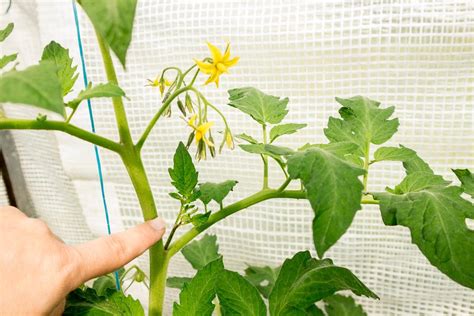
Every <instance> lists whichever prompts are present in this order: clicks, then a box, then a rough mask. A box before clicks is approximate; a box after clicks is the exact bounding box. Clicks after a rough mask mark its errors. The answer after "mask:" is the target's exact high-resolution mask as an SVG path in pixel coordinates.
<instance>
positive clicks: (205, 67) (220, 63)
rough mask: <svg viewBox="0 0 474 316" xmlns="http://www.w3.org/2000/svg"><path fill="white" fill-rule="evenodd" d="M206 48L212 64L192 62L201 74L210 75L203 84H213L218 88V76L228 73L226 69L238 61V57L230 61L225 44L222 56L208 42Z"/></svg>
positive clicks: (228, 50)
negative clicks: (209, 52) (209, 53)
mask: <svg viewBox="0 0 474 316" xmlns="http://www.w3.org/2000/svg"><path fill="white" fill-rule="evenodd" d="M207 46H208V47H209V50H210V51H211V55H212V63H207V62H203V61H200V60H197V59H195V60H194V61H195V62H196V64H197V65H198V67H199V69H200V70H201V71H202V72H203V73H205V74H208V75H210V77H209V78H208V79H207V81H206V83H205V84H208V83H211V82H215V83H216V87H219V76H220V75H222V74H223V73H228V72H229V71H228V69H229V68H230V67H232V66H234V65H235V64H236V63H237V62H238V61H239V57H234V58H232V59H230V44H227V47H226V48H225V52H224V54H222V53H221V51H220V50H219V49H218V48H217V47H215V46H214V45H212V44H211V43H209V42H207Z"/></svg>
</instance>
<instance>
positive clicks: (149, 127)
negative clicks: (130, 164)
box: [135, 86, 191, 151]
mask: <svg viewBox="0 0 474 316" xmlns="http://www.w3.org/2000/svg"><path fill="white" fill-rule="evenodd" d="M190 89H191V86H186V87H183V88H181V89H178V90H176V91H175V92H174V93H173V94H172V95H170V97H169V98H168V99H167V100H166V102H165V103H163V105H162V106H161V108H160V109H159V110H158V112H157V113H156V114H155V116H153V118H152V119H151V121H150V122H149V123H148V125H147V127H146V128H145V131H144V132H143V134H142V136H141V137H140V139H139V140H138V142H137V144H136V145H135V147H136V148H137V149H138V150H139V151H140V150H141V149H142V148H143V145H144V144H145V141H146V139H147V138H148V135H150V133H151V131H152V130H153V127H155V124H156V122H157V121H158V120H159V119H160V117H161V116H162V115H163V113H164V112H165V111H166V109H167V108H168V106H169V105H170V103H171V102H172V101H173V100H174V99H175V98H176V97H177V96H179V95H180V94H181V93H183V92H186V91H188V90H190Z"/></svg>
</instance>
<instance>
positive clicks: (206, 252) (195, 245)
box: [181, 234, 221, 270]
mask: <svg viewBox="0 0 474 316" xmlns="http://www.w3.org/2000/svg"><path fill="white" fill-rule="evenodd" d="M181 252H182V253H183V256H184V257H185V258H186V260H188V262H189V263H190V264H191V265H192V266H193V268H194V269H196V270H200V269H202V268H203V267H204V266H206V265H207V264H208V263H209V262H211V261H214V260H216V259H219V258H220V257H221V255H220V254H219V246H218V245H217V237H216V236H215V235H208V234H205V235H204V236H203V237H202V238H201V239H200V240H194V241H192V242H190V243H189V244H187V245H186V246H185V247H184V248H183V249H182V250H181Z"/></svg>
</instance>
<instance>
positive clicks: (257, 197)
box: [167, 182, 379, 258]
mask: <svg viewBox="0 0 474 316" xmlns="http://www.w3.org/2000/svg"><path fill="white" fill-rule="evenodd" d="M285 183H286V182H285ZM285 183H284V184H283V185H282V186H281V187H283V186H284V185H285ZM281 198H287V199H306V198H307V197H306V192H305V191H303V190H284V191H281V190H272V189H264V190H261V191H259V192H257V193H255V194H253V195H251V196H249V197H246V198H244V199H242V200H240V201H238V202H235V203H233V204H230V205H228V206H226V207H224V208H222V209H221V210H220V211H218V212H216V213H214V214H212V215H211V216H210V217H209V219H208V221H207V222H206V223H205V224H204V225H201V226H199V227H193V228H191V229H190V230H189V231H187V232H186V233H185V234H184V235H182V236H181V237H180V238H178V239H177V240H176V241H175V242H174V243H173V244H172V245H171V246H170V247H169V248H168V253H167V255H168V257H169V258H171V257H172V256H174V255H175V254H176V253H177V252H178V251H180V250H181V249H182V248H183V247H184V246H186V245H187V244H188V243H189V242H190V241H191V240H193V239H194V238H195V237H196V236H197V235H199V234H200V233H201V232H203V231H204V230H206V229H207V228H209V227H211V226H212V225H214V224H216V223H217V222H219V221H221V220H223V219H224V218H226V217H228V216H230V215H232V214H234V213H236V212H238V211H240V210H243V209H245V208H248V207H250V206H252V205H255V204H258V203H260V202H263V201H265V200H269V199H281ZM361 204H379V201H377V200H374V199H373V198H372V197H368V196H367V195H364V197H363V198H362V200H361Z"/></svg>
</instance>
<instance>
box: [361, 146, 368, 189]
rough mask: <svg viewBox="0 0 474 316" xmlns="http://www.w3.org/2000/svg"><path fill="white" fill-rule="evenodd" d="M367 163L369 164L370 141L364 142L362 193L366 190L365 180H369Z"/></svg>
mask: <svg viewBox="0 0 474 316" xmlns="http://www.w3.org/2000/svg"><path fill="white" fill-rule="evenodd" d="M369 165H370V141H369V142H367V144H366V150H365V156H364V169H365V174H364V178H363V180H362V181H363V185H364V193H366V192H367V182H368V180H369Z"/></svg>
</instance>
